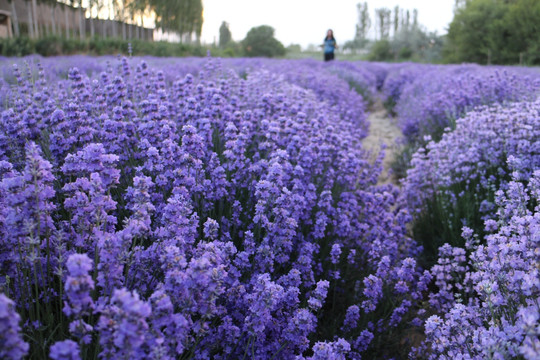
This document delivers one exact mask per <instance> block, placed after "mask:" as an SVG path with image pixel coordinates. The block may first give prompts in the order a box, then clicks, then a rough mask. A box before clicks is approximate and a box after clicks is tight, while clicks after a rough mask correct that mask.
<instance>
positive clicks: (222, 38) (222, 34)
mask: <svg viewBox="0 0 540 360" xmlns="http://www.w3.org/2000/svg"><path fill="white" fill-rule="evenodd" d="M231 40H232V34H231V30H229V24H227V23H226V22H225V21H223V22H222V23H221V26H220V27H219V46H220V47H222V48H223V47H225V46H226V45H227V44H228V43H230V42H231Z"/></svg>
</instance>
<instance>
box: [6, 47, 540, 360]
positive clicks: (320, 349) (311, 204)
mask: <svg viewBox="0 0 540 360" xmlns="http://www.w3.org/2000/svg"><path fill="white" fill-rule="evenodd" d="M36 60H39V61H40V62H41V63H42V64H41V65H31V64H28V63H29V62H32V61H36ZM24 61H26V62H27V63H26V64H25V63H20V64H18V65H17V66H15V67H12V66H11V65H10V67H9V70H3V71H4V74H6V75H5V76H4V81H3V82H1V83H0V86H1V89H2V100H3V103H2V104H1V106H3V107H2V112H1V116H0V259H2V262H1V265H0V269H1V271H2V272H1V275H2V276H1V277H0V289H2V291H3V292H5V293H6V294H9V297H10V298H11V299H13V301H12V300H9V299H7V297H5V296H4V295H0V320H2V319H3V321H4V323H5V324H4V325H5V326H4V327H5V331H4V332H3V336H4V338H3V340H2V339H0V340H1V342H0V354H3V355H2V356H4V357H7V358H16V359H17V358H21V357H23V356H25V355H26V354H27V353H29V354H30V356H33V357H36V358H46V357H50V358H52V359H79V358H98V357H99V358H119V357H121V358H128V357H129V358H134V359H148V358H156V359H157V358H159V359H174V358H190V359H240V358H250V359H272V358H274V359H277V358H282V359H360V358H392V357H394V358H396V357H397V358H401V357H405V356H407V353H408V352H409V349H410V347H411V346H414V347H415V349H414V351H412V352H411V356H414V355H417V356H419V357H423V358H430V357H431V358H434V359H435V358H447V357H450V356H452V357H457V358H474V359H476V358H478V359H480V358H489V357H499V358H508V357H519V356H522V357H524V358H526V359H533V358H537V357H538V353H537V352H538V349H539V344H538V323H539V315H538V314H539V309H538V298H539V289H538V288H539V284H538V266H537V257H538V238H539V237H540V236H539V229H540V225H539V224H540V219H539V218H538V210H539V208H538V203H539V197H540V173H539V172H538V168H539V166H540V165H539V164H540V158H539V156H540V155H539V151H538V149H539V145H538V139H539V138H540V133H539V132H538V129H540V126H539V118H538V108H539V107H540V104H539V103H538V102H534V101H532V102H524V101H521V102H516V103H515V104H512V105H509V104H507V102H510V101H518V100H524V99H533V98H534V96H535V91H536V90H535V89H534V88H533V86H535V85H533V84H535V83H534V80H531V78H534V75H532V76H530V77H529V75H530V74H532V72H531V73H530V74H529V72H527V71H525V70H523V71H522V70H519V71H518V70H515V71H514V70H508V71H506V70H504V69H494V68H486V69H484V68H479V67H475V66H468V65H467V66H450V67H442V66H431V65H429V66H428V65H412V64H400V65H385V64H370V63H348V62H335V63H332V64H323V63H321V62H315V61H309V60H305V61H304V60H303V61H292V60H291V61H274V60H263V59H249V60H248V59H231V60H218V59H212V58H208V59H205V60H200V59H183V60H182V61H178V60H173V59H152V58H148V59H144V60H143V59H137V58H130V59H126V58H118V59H114V58H99V59H92V61H90V60H88V59H87V58H85V57H74V58H59V59H54V60H51V59H34V58H27V59H24ZM73 61H75V62H76V63H77V67H78V68H73V67H72V66H73ZM3 62H5V61H4V60H1V61H0V67H2V64H3ZM33 66H35V67H37V69H38V70H37V71H33ZM68 68H69V70H67V69H68ZM428 75H429V76H435V75H436V76H437V77H438V79H439V80H438V81H436V82H433V83H427V82H426V80H427V79H429V77H428ZM4 90H5V92H4ZM379 90H382V92H383V93H384V94H386V96H387V97H388V98H391V99H393V100H392V101H394V102H396V103H397V106H396V108H395V109H396V111H397V113H398V116H399V117H400V118H401V119H402V124H405V125H406V126H404V129H406V130H407V129H409V130H411V129H412V130H411V131H410V132H407V131H408V130H407V131H406V135H410V136H412V137H418V136H421V135H424V134H427V133H431V132H433V131H434V129H435V130H436V127H433V128H431V127H430V126H431V125H429V124H432V123H433V124H435V123H436V124H437V126H443V125H444V124H446V125H444V126H447V125H448V123H449V121H451V120H452V119H456V118H458V117H461V116H462V115H463V114H464V113H465V112H466V111H469V110H470V109H472V108H473V107H475V106H477V105H482V104H490V103H501V105H498V106H495V107H491V108H487V107H485V108H478V109H476V110H475V111H472V112H469V113H468V114H466V115H465V116H463V117H462V118H461V119H459V120H457V121H456V129H455V130H454V131H453V132H451V131H446V132H445V134H444V135H443V136H442V140H441V141H439V142H435V141H429V142H428V145H427V146H426V148H425V149H424V148H422V149H420V150H419V151H418V152H417V153H416V155H415V156H414V157H413V161H412V163H411V166H412V168H411V170H410V171H409V173H408V177H407V178H406V179H405V180H404V182H403V188H402V189H399V188H398V187H396V186H393V185H377V179H378V177H379V174H380V171H381V167H382V159H383V155H384V154H383V153H382V152H381V153H379V154H370V153H368V152H367V151H365V149H363V148H362V144H361V140H362V139H363V138H364V137H365V136H366V135H367V131H368V126H369V124H368V123H367V121H366V118H367V116H366V115H367V114H366V106H367V104H368V102H369V101H370V100H371V99H373V98H374V97H375V96H377V91H379ZM429 94H431V95H433V96H430V95H429ZM443 100H444V101H443ZM411 119H413V120H414V121H412V120H411ZM415 121H417V122H415ZM418 124H425V125H421V126H417V125H418ZM409 125H410V126H409ZM415 126H416V128H415ZM415 129H421V131H424V130H425V131H426V133H422V132H421V131H416V130H415ZM413 130H414V131H413ZM433 138H436V136H435V135H434V136H433ZM411 139H412V138H411ZM373 158H375V160H372V159H373ZM456 184H460V185H463V186H465V190H464V191H469V192H473V193H476V197H475V201H477V202H478V206H479V208H480V209H481V211H480V212H481V214H480V216H481V217H482V221H483V222H484V223H485V226H484V229H482V232H480V233H478V231H477V229H472V228H469V227H463V230H462V231H461V229H460V231H461V233H462V237H463V239H462V240H463V242H464V243H465V246H464V247H459V246H455V245H449V244H446V245H444V246H442V247H441V248H440V249H439V256H438V257H437V260H436V262H434V263H433V264H432V266H431V265H430V266H429V267H427V269H423V268H422V266H423V265H424V264H423V258H422V254H423V253H422V250H423V249H422V246H419V245H418V244H417V243H416V241H415V240H414V239H413V238H412V237H411V236H410V232H409V228H410V225H411V221H414V220H415V219H416V218H417V216H418V215H419V214H421V213H422V212H423V211H424V210H425V208H424V206H425V203H426V201H427V200H429V199H430V198H431V197H432V196H435V195H440V194H442V193H444V195H445V196H446V197H445V199H449V200H448V202H449V204H450V205H452V204H453V202H456V203H457V202H458V201H459V199H460V197H462V196H463V194H464V192H463V193H455V192H453V191H452V190H453V189H454V185H456ZM485 194H488V195H489V196H484V195H485ZM448 209H452V206H448ZM452 216H454V215H452ZM455 216H458V215H455ZM464 225H468V224H464ZM2 310H3V312H4V316H3V317H2V316H1V315H2ZM0 322H1V321H0ZM420 331H424V335H425V341H424V342H422V343H421V344H420V341H418V332H420ZM22 334H24V336H26V337H25V339H27V341H28V342H29V344H27V343H25V342H24V341H23V340H22V339H23V338H22ZM415 334H416V335H415Z"/></svg>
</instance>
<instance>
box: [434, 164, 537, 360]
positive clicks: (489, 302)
mask: <svg viewBox="0 0 540 360" xmlns="http://www.w3.org/2000/svg"><path fill="white" fill-rule="evenodd" d="M516 175H517V174H516ZM539 186H540V171H538V170H537V171H535V172H534V174H533V175H532V177H531V178H530V181H528V184H527V185H526V186H525V185H524V184H523V183H522V182H521V181H520V179H519V177H518V176H515V177H514V179H513V181H511V182H510V183H509V184H508V189H507V190H506V191H501V192H500V193H499V194H498V198H497V201H496V202H497V215H496V216H495V218H494V219H493V220H491V221H493V222H495V223H496V224H495V225H494V226H493V228H494V229H492V233H491V234H489V235H487V236H486V238H485V245H477V246H475V248H474V250H473V251H472V253H471V254H470V256H469V257H468V259H467V263H468V266H469V267H470V268H471V270H470V271H468V272H467V274H466V276H467V277H468V279H469V282H470V283H471V285H472V294H470V296H469V298H468V299H467V300H466V301H465V300H464V299H461V301H460V300H459V299H455V300H454V301H452V300H450V299H448V300H449V302H448V304H449V305H450V307H448V308H446V309H445V310H444V311H443V314H444V316H443V317H440V316H437V315H434V316H431V317H430V318H428V319H427V321H426V323H425V334H426V336H427V339H426V341H427V343H428V344H429V347H430V349H431V351H430V352H429V354H430V355H429V358H431V359H439V358H450V357H452V358H469V359H485V358H489V357H491V358H500V359H503V358H504V359H508V358H519V357H523V358H525V359H538V358H539V357H540V346H539V345H540V342H539V340H538V339H539V335H540V332H539V326H538V324H539V323H540V316H539V311H540V307H539V304H538V299H539V298H540V280H539V279H540V277H539V274H538V252H539V251H540V241H539V239H540V216H539V215H540V212H539V210H540V208H539V206H538V204H539V200H540V198H539V197H538V195H539V194H540V193H539V191H538V189H539ZM531 204H535V207H534V210H532V211H531V210H529V209H528V207H529V206H530V205H531ZM486 223H487V222H486ZM465 236H472V235H471V234H468V233H466V234H465ZM441 290H443V289H441Z"/></svg>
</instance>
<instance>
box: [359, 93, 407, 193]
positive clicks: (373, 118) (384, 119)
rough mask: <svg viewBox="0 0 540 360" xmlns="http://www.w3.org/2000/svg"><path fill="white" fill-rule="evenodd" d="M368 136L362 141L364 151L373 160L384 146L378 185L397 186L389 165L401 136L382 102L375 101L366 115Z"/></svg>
mask: <svg viewBox="0 0 540 360" xmlns="http://www.w3.org/2000/svg"><path fill="white" fill-rule="evenodd" d="M368 122H369V124H370V125H369V135H368V136H367V137H366V138H365V139H364V140H363V141H362V144H363V145H364V147H365V149H366V150H368V151H371V153H372V156H373V160H374V159H375V158H376V157H377V155H378V154H379V151H380V149H381V145H382V144H386V149H385V157H384V160H383V171H382V173H381V175H380V176H379V181H378V184H379V185H381V184H388V183H393V184H395V185H399V184H398V179H397V178H396V177H395V176H394V175H393V174H392V170H391V165H392V162H393V161H394V158H395V153H396V149H397V140H398V139H399V138H401V137H402V136H403V134H402V133H401V130H400V129H399V127H398V125H397V119H396V118H394V117H392V116H390V114H388V112H387V111H386V109H385V108H384V106H383V104H382V101H381V100H377V101H376V102H375V103H374V104H373V105H372V106H371V109H370V112H369V115H368Z"/></svg>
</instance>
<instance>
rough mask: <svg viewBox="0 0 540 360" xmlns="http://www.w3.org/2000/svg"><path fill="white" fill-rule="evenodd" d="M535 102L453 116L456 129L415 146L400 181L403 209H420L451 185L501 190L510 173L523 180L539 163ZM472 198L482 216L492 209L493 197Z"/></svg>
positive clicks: (539, 119)
mask: <svg viewBox="0 0 540 360" xmlns="http://www.w3.org/2000/svg"><path fill="white" fill-rule="evenodd" d="M539 106H540V103H539V102H538V101H536V102H519V103H515V104H511V105H508V106H501V105H496V106H492V107H484V108H479V109H477V110H475V111H471V112H469V113H468V114H467V115H466V116H464V117H463V118H461V119H459V120H457V122H456V129H455V130H454V131H451V132H447V133H445V134H444V135H443V138H442V139H441V141H439V142H435V141H430V142H429V143H428V144H427V145H426V147H425V149H424V148H421V149H420V150H419V151H418V152H417V153H416V154H414V156H413V159H412V161H411V169H410V170H409V171H408V172H407V177H406V178H405V179H404V181H403V194H402V196H403V197H404V198H405V199H406V201H407V205H408V207H409V209H416V210H418V209H420V208H421V206H422V204H423V202H424V200H425V199H428V198H430V197H431V196H433V195H434V193H435V192H437V191H439V189H445V188H450V187H451V186H452V185H453V184H459V183H463V184H464V186H465V188H467V189H469V188H470V190H472V191H475V192H481V191H480V190H481V189H484V190H487V189H492V188H494V189H495V190H499V188H501V189H502V190H504V189H505V188H506V185H504V183H506V182H508V180H506V181H505V180H504V179H508V178H509V176H510V174H511V173H512V172H518V174H519V178H520V180H527V179H529V178H530V177H531V175H532V172H533V171H534V170H536V169H538V166H539V164H540V153H539V152H538V146H539V144H538V139H539V137H540V127H539V124H540V115H539V113H538V108H539ZM457 195H458V194H455V195H454V196H457ZM449 197H452V196H450V195H449ZM478 201H479V203H481V211H483V212H484V213H485V214H491V213H493V212H494V206H495V204H494V203H493V200H491V199H478Z"/></svg>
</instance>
